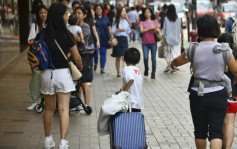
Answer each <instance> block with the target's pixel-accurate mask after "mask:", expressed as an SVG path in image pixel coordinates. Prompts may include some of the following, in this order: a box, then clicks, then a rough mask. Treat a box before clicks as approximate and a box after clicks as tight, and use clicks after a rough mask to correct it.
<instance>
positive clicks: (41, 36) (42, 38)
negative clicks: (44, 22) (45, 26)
mask: <svg viewBox="0 0 237 149" xmlns="http://www.w3.org/2000/svg"><path fill="white" fill-rule="evenodd" d="M40 40H41V41H42V40H44V30H43V31H42V32H40Z"/></svg>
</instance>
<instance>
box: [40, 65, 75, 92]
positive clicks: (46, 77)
mask: <svg viewBox="0 0 237 149" xmlns="http://www.w3.org/2000/svg"><path fill="white" fill-rule="evenodd" d="M40 79H41V87H40V91H41V93H42V94H45V95H54V94H55V93H58V92H61V93H69V92H71V91H75V90H76V88H75V84H74V83H73V80H72V75H71V73H70V70H69V68H62V69H55V70H51V69H46V70H43V71H41V74H40Z"/></svg>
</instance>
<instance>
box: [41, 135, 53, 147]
mask: <svg viewBox="0 0 237 149" xmlns="http://www.w3.org/2000/svg"><path fill="white" fill-rule="evenodd" d="M44 147H45V149H51V148H53V147H55V142H54V141H53V137H52V136H49V137H45V139H44Z"/></svg>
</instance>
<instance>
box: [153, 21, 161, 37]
mask: <svg viewBox="0 0 237 149" xmlns="http://www.w3.org/2000/svg"><path fill="white" fill-rule="evenodd" d="M154 26H155V28H156V21H154ZM154 36H155V41H156V42H159V41H160V39H161V36H160V33H159V32H158V33H155V32H154Z"/></svg>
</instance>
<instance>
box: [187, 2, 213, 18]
mask: <svg viewBox="0 0 237 149" xmlns="http://www.w3.org/2000/svg"><path fill="white" fill-rule="evenodd" d="M196 2H197V16H201V15H204V14H210V15H214V10H213V6H212V3H211V1H209V0H197V1H196ZM192 6H193V4H192V0H188V9H189V17H190V19H191V16H192Z"/></svg>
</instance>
